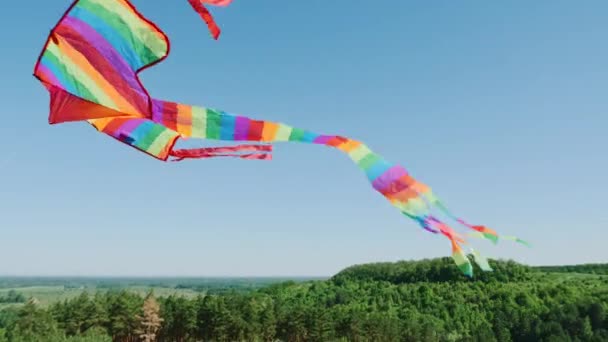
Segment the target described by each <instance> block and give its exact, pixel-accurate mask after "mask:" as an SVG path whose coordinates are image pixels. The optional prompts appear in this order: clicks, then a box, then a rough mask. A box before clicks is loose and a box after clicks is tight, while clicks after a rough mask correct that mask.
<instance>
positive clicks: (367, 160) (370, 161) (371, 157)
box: [358, 153, 382, 171]
mask: <svg viewBox="0 0 608 342" xmlns="http://www.w3.org/2000/svg"><path fill="white" fill-rule="evenodd" d="M380 159H382V157H380V156H379V155H377V154H375V153H370V154H368V155H367V156H365V157H363V159H361V160H360V161H359V163H358V165H359V167H360V168H362V169H363V170H365V171H367V170H368V169H369V168H370V167H371V166H372V165H374V164H375V163H376V162H377V161H379V160H380Z"/></svg>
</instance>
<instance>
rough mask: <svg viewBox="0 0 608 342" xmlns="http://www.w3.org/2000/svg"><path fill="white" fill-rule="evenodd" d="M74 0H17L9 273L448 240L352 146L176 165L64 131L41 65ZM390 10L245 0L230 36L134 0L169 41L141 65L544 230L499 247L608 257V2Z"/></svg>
mask: <svg viewBox="0 0 608 342" xmlns="http://www.w3.org/2000/svg"><path fill="white" fill-rule="evenodd" d="M69 3H70V1H68V0H62V1H59V0H57V1H39V2H37V3H36V4H35V8H36V10H34V11H30V10H28V8H30V7H31V6H32V3H30V2H26V1H12V2H10V4H9V5H7V6H8V7H7V6H5V7H4V9H3V10H2V11H0V25H1V26H2V30H0V35H2V36H1V37H2V41H3V42H4V45H3V48H2V63H0V74H1V75H2V77H1V78H0V82H1V83H0V84H1V85H2V92H1V93H0V98H1V100H2V116H3V123H4V129H3V130H2V134H1V135H0V139H1V141H2V144H3V146H4V153H3V156H2V158H1V159H0V175H1V176H2V178H1V179H2V181H1V182H0V213H1V215H0V234H1V240H0V260H1V262H0V274H11V275H22V274H28V275H29V274H40V275H48V274H52V275H57V274H59V275H201V276H213V275H331V274H333V273H335V272H337V271H339V270H340V269H342V268H343V267H346V266H349V265H351V264H355V263H364V262H373V261H394V260H400V259H419V258H427V257H437V256H445V255H449V252H450V251H449V245H448V243H447V241H446V240H445V239H444V238H441V237H439V236H434V235H432V234H429V233H427V232H425V231H423V230H421V229H420V228H418V226H416V224H415V223H414V222H411V221H409V220H408V219H406V218H404V217H403V216H402V215H401V214H400V213H399V212H398V211H397V210H395V209H394V208H393V207H392V206H391V205H390V204H389V203H388V202H386V201H385V200H384V199H383V198H382V197H381V196H380V195H378V194H377V193H376V192H375V191H373V189H372V188H371V187H370V185H369V183H368V181H367V179H366V178H365V176H364V175H363V174H362V173H361V171H360V170H358V168H357V167H356V166H354V165H353V164H352V163H351V161H350V160H349V159H348V158H346V157H345V156H344V155H342V154H341V153H339V152H337V151H333V150H330V149H326V148H323V147H319V146H310V145H297V144H283V145H279V146H278V147H277V149H276V152H275V158H274V160H273V161H271V162H261V161H241V160H222V159H216V160H205V161H188V162H183V163H167V164H165V163H162V162H159V161H156V160H155V159H153V158H150V157H148V156H146V155H144V154H143V153H139V152H137V151H135V150H134V149H132V148H129V147H127V146H124V145H122V144H120V143H118V142H116V141H114V140H113V139H111V138H109V137H107V136H105V135H103V134H99V133H97V132H96V131H95V130H94V129H93V128H91V127H90V126H89V125H87V124H85V123H71V124H63V125H56V126H49V125H48V124H47V114H48V95H47V93H46V91H45V90H44V89H43V87H42V86H41V85H40V84H39V83H37V81H36V80H35V79H34V78H33V77H32V76H31V74H32V70H33V66H34V63H35V60H36V57H37V55H38V53H39V51H40V49H41V47H42V45H43V43H44V40H45V38H46V36H47V34H48V32H49V29H50V28H51V27H52V26H53V25H54V24H55V22H56V21H57V20H58V19H59V17H60V15H61V14H62V13H63V11H64V10H65V9H66V8H67V6H68V5H69ZM169 3H171V6H168V4H169ZM379 3H381V4H382V6H377V5H376V6H372V5H370V3H369V2H362V1H361V2H356V1H320V0H313V1H270V0H258V1H243V0H235V2H234V4H233V5H232V6H230V7H228V8H213V12H214V14H215V17H216V19H217V21H218V23H219V24H220V25H221V27H222V29H223V36H222V38H221V39H220V41H219V42H215V41H213V40H211V39H210V37H209V34H208V32H207V29H206V27H205V25H204V24H203V23H202V22H201V21H200V19H199V18H198V16H197V15H196V14H195V13H194V12H192V10H191V9H190V7H189V5H188V4H187V2H186V1H171V2H169V1H160V0H155V1H149V0H148V1H143V0H137V1H134V4H135V5H137V6H138V8H139V9H140V10H141V11H142V12H143V13H144V14H145V15H146V16H148V17H149V18H150V19H152V20H153V21H155V22H156V23H157V24H158V25H160V27H161V28H162V29H163V30H164V31H165V32H166V33H167V34H168V35H169V37H170V38H171V43H172V51H171V55H170V57H169V58H168V59H167V60H166V61H165V62H163V63H162V64H159V65H158V66H157V67H155V68H152V69H149V70H147V71H145V72H144V73H143V74H142V80H143V82H144V83H145V84H146V85H147V87H148V88H149V89H150V91H151V93H152V94H153V95H154V96H156V97H160V98H166V99H170V100H176V101H181V102H186V103H191V104H198V105H205V106H209V107H216V108H221V109H225V110H227V111H230V112H233V113H239V114H245V115H249V116H252V117H254V118H262V119H267V120H275V121H281V122H285V123H287V124H291V125H294V126H298V127H302V128H306V129H310V130H314V131H318V132H321V133H329V134H342V135H347V136H350V137H353V138H356V139H360V140H362V141H364V142H366V143H367V144H368V145H369V146H371V147H372V148H373V149H374V150H375V151H377V152H378V153H380V154H382V155H383V156H385V157H386V158H387V159H388V160H390V161H394V162H397V163H400V164H401V165H403V166H405V167H406V168H407V169H408V170H409V171H410V172H411V173H412V174H413V175H414V176H415V177H417V178H418V179H420V180H421V181H423V182H425V183H427V184H429V185H430V186H431V187H433V188H434V190H435V191H436V193H437V194H438V195H439V196H440V197H442V198H443V199H444V200H445V201H446V202H447V204H448V206H449V207H451V209H452V210H453V211H455V212H456V213H457V214H459V215H461V216H463V217H465V218H467V219H469V220H470V221H473V222H474V223H485V224H488V225H490V226H491V227H493V228H495V229H496V230H498V231H499V232H502V233H504V234H507V235H510V234H512V235H518V236H520V237H522V238H525V239H527V240H529V241H531V242H532V243H533V244H534V248H533V249H527V248H524V247H521V246H519V245H516V244H511V243H507V242H505V243H503V244H500V245H498V246H496V247H494V246H492V245H490V244H489V243H485V242H483V241H481V242H479V243H478V246H479V247H480V250H481V251H482V252H484V253H486V254H487V255H489V256H491V257H499V258H513V259H514V260H517V261H519V262H524V263H530V264H563V263H583V262H606V261H608V249H607V248H606V241H608V229H607V228H608V212H607V211H606V200H605V196H606V192H607V190H608V185H607V182H606V174H608V156H607V152H606V151H607V147H608V133H607V129H608V96H607V94H608V93H607V92H608V44H607V43H606V37H607V36H608V24H607V23H606V15H607V14H608V3H607V2H605V1H601V0H592V1H585V2H584V3H583V2H573V1H565V0H559V1H558V0H543V1H534V2H531V1H509V2H496V1H492V2H488V1H435V2H433V3H432V4H431V3H429V2H427V1H382V2H379ZM164 6H168V7H167V8H164Z"/></svg>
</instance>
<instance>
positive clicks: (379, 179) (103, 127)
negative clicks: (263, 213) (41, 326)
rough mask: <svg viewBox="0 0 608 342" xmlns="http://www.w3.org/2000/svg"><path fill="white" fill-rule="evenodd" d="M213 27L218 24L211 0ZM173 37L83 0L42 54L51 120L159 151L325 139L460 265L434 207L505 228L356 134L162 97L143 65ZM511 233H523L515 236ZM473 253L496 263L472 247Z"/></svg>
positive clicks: (220, 151)
mask: <svg viewBox="0 0 608 342" xmlns="http://www.w3.org/2000/svg"><path fill="white" fill-rule="evenodd" d="M230 1H231V0H189V2H190V4H191V5H192V6H193V7H194V8H195V9H197V11H199V10H201V9H204V6H203V3H210V4H213V5H220V6H226V5H228V3H230ZM199 13H206V14H205V15H202V14H201V15H202V16H203V17H204V18H207V19H206V21H207V22H208V23H211V24H210V29H211V31H212V33H213V35H214V37H217V36H218V35H219V29H217V26H215V24H214V23H213V20H212V19H210V18H211V17H210V15H209V14H208V12H206V9H204V10H201V11H199ZM168 53H169V40H168V38H167V36H166V35H165V34H164V33H163V32H162V31H161V30H160V29H159V28H158V27H157V26H156V25H155V24H154V23H152V22H151V21H149V20H147V19H146V18H145V17H143V16H142V15H141V14H140V13H139V12H138V11H137V10H136V9H135V7H134V6H133V5H132V4H131V3H130V2H129V1H127V0H77V1H75V2H74V3H73V4H72V5H71V6H70V7H69V9H68V10H67V11H66V13H65V14H64V16H63V17H62V18H61V19H60V21H59V22H58V23H57V25H56V26H55V27H54V28H53V30H52V32H51V34H50V35H49V37H48V39H47V42H46V44H45V46H44V49H43V51H42V53H41V54H40V57H39V59H38V62H37V63H36V67H35V71H34V75H35V76H36V77H37V78H38V80H39V81H40V82H41V83H42V84H43V85H44V86H45V87H46V89H47V90H48V91H49V93H50V114H49V123H51V124H56V123H62V122H70V121H88V122H89V123H90V124H91V125H92V126H93V127H95V128H96V129H97V130H98V131H100V132H103V133H105V134H107V135H109V136H111V137H113V138H115V139H117V140H119V141H121V142H123V143H125V144H127V145H129V146H132V147H133V148H135V149H137V150H140V151H142V152H145V153H147V154H149V155H151V156H153V157H155V158H158V159H160V160H162V161H168V160H171V161H179V160H183V159H191V158H213V157H235V158H242V159H271V153H272V147H273V145H272V143H277V142H299V143H308V144H317V145H325V146H328V147H332V148H335V149H337V150H339V151H342V152H343V153H345V154H346V155H347V156H348V157H349V158H350V159H351V160H352V161H353V162H355V164H357V165H358V166H359V168H361V170H363V172H364V173H365V175H366V176H367V178H368V180H369V181H370V182H371V184H372V187H373V188H374V189H375V190H376V191H378V192H379V193H381V194H382V195H383V196H384V197H385V198H386V199H387V200H388V201H389V202H390V203H391V204H393V206H395V207H396V208H397V209H398V210H399V211H401V212H402V213H403V214H404V215H405V216H407V217H409V218H411V219H412V220H414V221H415V222H417V223H418V224H419V225H420V226H421V227H422V228H424V229H426V230H427V231H430V232H432V233H435V234H441V235H443V236H445V237H447V238H448V239H449V241H450V244H451V246H452V257H453V259H454V261H455V262H456V264H457V265H458V267H459V268H460V269H461V270H462V271H463V273H464V274H466V275H468V276H472V274H473V267H472V265H471V262H470V260H469V258H468V257H467V255H466V254H465V252H464V250H463V246H465V245H467V244H468V242H467V241H466V240H465V238H464V237H463V236H462V235H460V234H458V233H457V232H456V231H455V230H454V229H452V228H451V227H450V226H448V225H447V224H446V223H444V222H443V221H441V220H440V219H439V218H438V217H437V214H436V213H434V212H433V209H435V210H438V211H439V213H441V214H444V215H446V216H448V217H449V218H451V219H453V220H455V221H456V222H458V223H460V224H462V225H464V226H465V227H468V228H470V229H472V230H473V232H474V233H475V234H473V235H470V236H473V237H483V238H486V239H488V240H490V241H492V242H494V243H496V242H497V241H498V240H499V236H498V235H497V234H496V232H495V231H494V230H492V229H489V228H487V227H485V226H477V225H471V224H469V223H467V222H465V221H464V220H462V219H460V218H458V217H456V216H454V215H453V214H452V213H450V212H449V211H448V209H447V208H446V207H445V206H444V205H443V203H442V202H441V201H440V200H439V198H438V197H436V196H435V195H434V194H433V193H432V191H431V189H430V188H429V187H428V186H426V185H425V184H422V183H420V182H418V181H416V180H415V179H414V178H413V177H412V176H411V175H410V174H409V173H408V172H407V171H406V169H404V168H403V167H401V166H399V165H394V164H392V163H390V162H388V161H387V160H385V159H384V158H383V157H381V156H380V155H378V154H376V153H374V152H373V151H372V150H371V149H370V148H369V147H368V146H366V145H365V144H363V143H361V142H360V141H357V140H353V139H350V138H346V137H342V136H339V135H323V134H317V133H314V132H311V131H308V130H304V129H300V128H295V127H291V126H288V125H285V124H282V123H276V122H270V121H264V120H255V119H251V118H248V117H245V116H240V115H232V114H228V113H226V112H223V111H220V110H216V109H211V108H204V107H197V106H190V105H185V104H181V103H176V102H171V101H163V100H158V99H154V98H152V97H150V95H149V94H148V91H147V90H146V88H145V87H144V86H143V85H142V84H141V82H140V80H139V77H138V73H139V72H140V71H141V70H143V69H145V68H147V67H150V66H152V65H154V64H156V63H158V62H160V61H162V60H163V59H165V58H166V57H167V55H168ZM180 138H181V139H188V138H196V139H210V140H224V141H242V142H246V141H249V142H257V144H241V145H236V146H228V147H210V148H199V149H175V148H174V145H175V143H176V141H177V140H178V139H180ZM509 239H510V240H514V241H518V242H521V243H524V244H525V242H524V241H522V240H519V239H517V238H515V237H511V238H509ZM470 252H471V254H472V255H473V257H474V261H475V262H476V263H477V265H479V267H480V268H481V269H482V270H484V271H490V270H491V268H490V265H489V264H488V262H487V260H486V259H485V258H484V257H482V256H481V255H480V254H479V253H478V252H477V251H476V250H473V249H471V250H470Z"/></svg>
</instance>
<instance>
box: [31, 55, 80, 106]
mask: <svg viewBox="0 0 608 342" xmlns="http://www.w3.org/2000/svg"><path fill="white" fill-rule="evenodd" d="M47 53H51V52H50V51H46V52H45V53H44V55H43V56H42V59H41V60H40V63H41V64H42V65H44V66H45V67H47V69H49V70H50V71H51V72H52V73H53V75H54V76H55V77H56V78H57V80H58V81H59V82H60V83H61V86H62V87H63V89H65V90H67V91H68V92H70V93H72V94H75V95H77V94H78V92H77V91H76V84H74V83H73V82H72V81H73V80H72V78H69V79H67V78H66V75H64V74H63V73H62V72H60V71H59V70H58V69H57V66H56V65H55V64H53V63H52V62H51V61H50V60H49V59H48V58H47V57H46V54H47Z"/></svg>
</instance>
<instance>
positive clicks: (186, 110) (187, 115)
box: [176, 103, 192, 137]
mask: <svg viewBox="0 0 608 342" xmlns="http://www.w3.org/2000/svg"><path fill="white" fill-rule="evenodd" d="M176 125H177V131H178V132H179V133H180V134H181V135H182V136H186V137H190V136H192V107H190V106H187V105H183V104H179V103H178V104H177V118H176Z"/></svg>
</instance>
